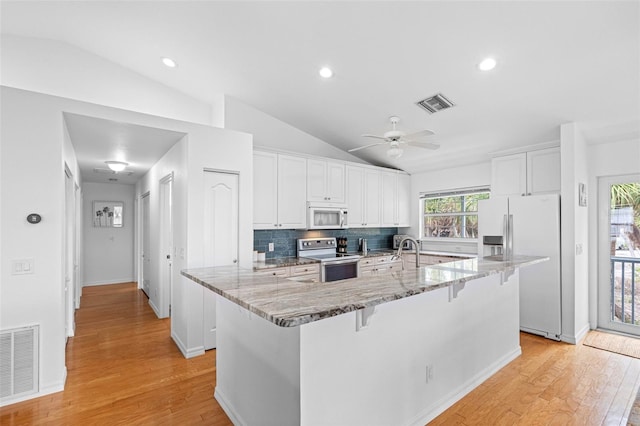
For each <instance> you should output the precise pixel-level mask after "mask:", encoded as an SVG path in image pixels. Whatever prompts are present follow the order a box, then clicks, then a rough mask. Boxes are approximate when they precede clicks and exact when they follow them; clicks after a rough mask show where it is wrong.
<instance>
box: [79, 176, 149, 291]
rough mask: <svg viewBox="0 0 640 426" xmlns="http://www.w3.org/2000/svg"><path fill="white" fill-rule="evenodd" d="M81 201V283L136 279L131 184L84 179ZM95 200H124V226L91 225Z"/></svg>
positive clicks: (105, 282) (95, 283) (119, 281)
mask: <svg viewBox="0 0 640 426" xmlns="http://www.w3.org/2000/svg"><path fill="white" fill-rule="evenodd" d="M82 187H83V192H84V202H83V217H84V219H85V220H84V232H83V235H84V240H83V246H84V263H83V270H84V279H83V285H85V286H86V285H100V284H114V283H124V282H131V281H136V278H135V275H134V267H133V264H134V252H133V241H134V230H135V221H134V215H133V211H134V196H135V187H134V186H133V185H122V184H107V183H93V182H85V183H84V184H83V186H82ZM94 201H122V202H124V218H123V219H124V222H123V223H124V226H123V227H122V228H100V227H95V226H93V221H92V220H91V218H92V217H93V202H94Z"/></svg>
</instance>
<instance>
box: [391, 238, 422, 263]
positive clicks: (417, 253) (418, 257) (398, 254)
mask: <svg viewBox="0 0 640 426" xmlns="http://www.w3.org/2000/svg"><path fill="white" fill-rule="evenodd" d="M407 240H408V241H411V242H412V243H413V246H414V247H415V249H416V268H419V267H420V244H419V243H418V240H416V239H415V238H411V237H404V238H403V239H402V240H400V244H398V252H397V253H396V254H395V255H393V258H392V259H394V260H396V259H402V246H403V245H404V242H405V241H407ZM402 269H404V262H402Z"/></svg>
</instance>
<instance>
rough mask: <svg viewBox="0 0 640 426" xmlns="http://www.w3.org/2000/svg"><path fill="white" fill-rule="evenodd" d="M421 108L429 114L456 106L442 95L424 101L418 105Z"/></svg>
mask: <svg viewBox="0 0 640 426" xmlns="http://www.w3.org/2000/svg"><path fill="white" fill-rule="evenodd" d="M416 104H417V105H418V106H419V107H421V108H423V109H425V110H426V111H427V112H428V113H429V114H433V113H434V112H438V111H442V110H443V109H447V108H451V107H452V106H454V105H455V104H454V103H453V102H451V101H450V100H449V99H447V98H445V97H444V95H443V94H442V93H438V94H436V95H433V96H431V97H429V98H427V99H423V100H421V101H419V102H417V103H416Z"/></svg>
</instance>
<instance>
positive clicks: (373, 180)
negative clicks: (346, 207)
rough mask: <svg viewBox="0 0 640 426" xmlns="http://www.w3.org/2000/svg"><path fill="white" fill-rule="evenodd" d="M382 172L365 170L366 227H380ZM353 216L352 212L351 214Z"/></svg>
mask: <svg viewBox="0 0 640 426" xmlns="http://www.w3.org/2000/svg"><path fill="white" fill-rule="evenodd" d="M380 180H381V178H380V172H379V171H378V170H371V169H365V172H364V189H363V191H364V200H363V201H364V217H363V219H364V226H365V227H368V228H378V227H379V226H380ZM349 214H351V212H349Z"/></svg>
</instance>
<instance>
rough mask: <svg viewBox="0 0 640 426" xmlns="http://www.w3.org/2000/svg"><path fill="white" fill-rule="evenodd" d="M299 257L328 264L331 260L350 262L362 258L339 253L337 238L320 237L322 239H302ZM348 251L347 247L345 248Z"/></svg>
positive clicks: (298, 245)
mask: <svg viewBox="0 0 640 426" xmlns="http://www.w3.org/2000/svg"><path fill="white" fill-rule="evenodd" d="M297 248H298V257H304V258H308V259H316V260H319V261H320V262H328V261H331V260H349V259H359V258H360V257H361V256H359V255H357V254H347V253H338V252H337V250H338V249H339V248H342V247H338V246H337V243H336V238H331V237H320V238H300V239H299V240H298V244H297ZM344 248H345V249H346V247H344Z"/></svg>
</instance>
